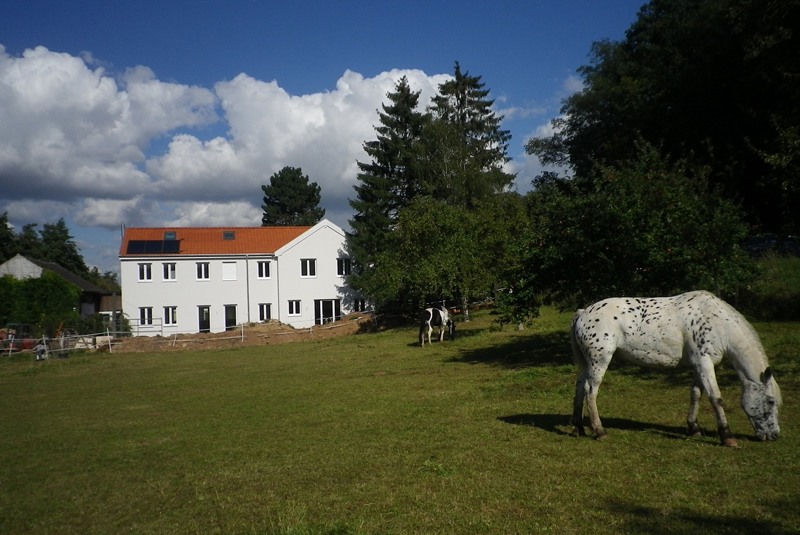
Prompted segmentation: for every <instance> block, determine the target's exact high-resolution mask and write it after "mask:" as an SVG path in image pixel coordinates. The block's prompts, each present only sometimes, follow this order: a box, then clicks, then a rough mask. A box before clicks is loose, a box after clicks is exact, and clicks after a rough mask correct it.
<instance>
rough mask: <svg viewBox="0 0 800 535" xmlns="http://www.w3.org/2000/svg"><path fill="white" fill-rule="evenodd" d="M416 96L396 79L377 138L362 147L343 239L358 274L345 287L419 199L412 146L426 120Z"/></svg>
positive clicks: (370, 261) (371, 260) (403, 80)
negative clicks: (402, 213)
mask: <svg viewBox="0 0 800 535" xmlns="http://www.w3.org/2000/svg"><path fill="white" fill-rule="evenodd" d="M419 95H420V92H419V91H416V92H415V91H412V90H411V87H410V86H409V84H408V79H407V78H406V77H405V76H404V77H403V78H401V79H400V80H399V81H398V82H397V84H396V85H395V90H394V92H392V93H388V94H387V98H388V100H389V102H388V103H387V104H383V105H382V106H381V108H382V110H383V111H382V112H379V113H378V116H379V119H380V126H376V127H375V132H376V133H377V138H376V139H375V140H373V141H368V142H365V143H364V151H365V152H366V153H367V155H368V156H370V158H371V161H370V162H367V163H364V162H358V167H359V170H360V171H361V172H360V173H359V174H358V177H357V178H358V182H359V183H358V184H357V185H356V186H354V189H355V191H356V198H355V199H351V200H350V206H351V207H352V208H353V210H354V211H355V216H354V217H353V219H352V220H351V221H350V226H351V228H352V232H351V233H350V234H349V235H348V249H349V254H350V258H351V260H352V261H353V263H354V265H355V266H356V268H357V269H356V270H355V274H354V276H353V277H352V280H351V281H350V284H351V285H353V286H354V287H356V288H359V287H361V284H360V283H359V280H360V278H363V277H364V276H367V273H366V272H367V271H368V268H369V266H370V265H371V264H373V263H374V260H375V258H376V257H377V255H378V254H379V253H380V252H381V251H383V250H384V248H385V247H386V244H387V243H388V240H387V236H388V234H389V232H390V231H391V229H392V228H393V226H394V225H395V223H396V221H397V217H398V213H399V211H400V210H401V209H402V208H403V207H404V206H406V205H407V204H408V203H409V202H410V201H411V200H412V199H413V198H414V197H416V196H417V195H418V194H419V193H421V187H422V186H421V180H420V177H419V164H418V157H417V145H418V142H419V139H420V137H421V136H422V132H423V129H424V128H425V124H426V122H427V117H426V115H425V114H423V113H421V112H419V111H417V106H418V103H419Z"/></svg>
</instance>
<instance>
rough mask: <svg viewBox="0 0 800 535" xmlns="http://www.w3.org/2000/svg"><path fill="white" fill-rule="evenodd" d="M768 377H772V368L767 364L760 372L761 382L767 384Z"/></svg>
mask: <svg viewBox="0 0 800 535" xmlns="http://www.w3.org/2000/svg"><path fill="white" fill-rule="evenodd" d="M770 379H772V368H770V367H769V366H767V369H766V370H764V372H763V373H762V374H761V382H762V383H764V384H767V383H769V381H770Z"/></svg>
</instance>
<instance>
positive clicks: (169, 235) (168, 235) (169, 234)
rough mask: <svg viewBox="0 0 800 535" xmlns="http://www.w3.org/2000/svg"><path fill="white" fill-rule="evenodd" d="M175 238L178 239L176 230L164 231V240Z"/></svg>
mask: <svg viewBox="0 0 800 535" xmlns="http://www.w3.org/2000/svg"><path fill="white" fill-rule="evenodd" d="M174 239H176V236H175V231H174V230H166V231H164V240H174Z"/></svg>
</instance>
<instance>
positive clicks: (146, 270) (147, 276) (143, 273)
mask: <svg viewBox="0 0 800 535" xmlns="http://www.w3.org/2000/svg"><path fill="white" fill-rule="evenodd" d="M139 280H140V281H149V280H153V272H152V264H139Z"/></svg>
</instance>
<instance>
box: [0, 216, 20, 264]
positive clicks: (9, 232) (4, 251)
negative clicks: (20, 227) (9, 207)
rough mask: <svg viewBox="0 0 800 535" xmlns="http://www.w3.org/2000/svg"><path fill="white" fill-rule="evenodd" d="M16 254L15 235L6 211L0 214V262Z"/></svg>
mask: <svg viewBox="0 0 800 535" xmlns="http://www.w3.org/2000/svg"><path fill="white" fill-rule="evenodd" d="M15 254H17V235H16V234H15V233H14V229H13V228H11V225H10V224H9V222H8V212H3V214H2V215H0V264H2V263H3V262H5V261H6V260H8V259H9V258H12V257H13V256H14V255H15Z"/></svg>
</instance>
